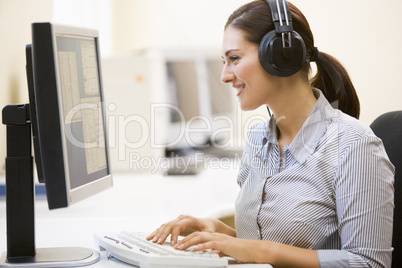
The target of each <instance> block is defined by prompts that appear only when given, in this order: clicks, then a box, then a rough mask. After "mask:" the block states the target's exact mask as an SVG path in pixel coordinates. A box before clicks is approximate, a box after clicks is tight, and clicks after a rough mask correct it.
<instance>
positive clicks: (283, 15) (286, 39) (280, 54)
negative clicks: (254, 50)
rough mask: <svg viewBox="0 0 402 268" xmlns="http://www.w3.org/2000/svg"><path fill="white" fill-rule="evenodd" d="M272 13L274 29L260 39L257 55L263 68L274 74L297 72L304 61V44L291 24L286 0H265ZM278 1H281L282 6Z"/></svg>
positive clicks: (284, 75) (282, 74)
mask: <svg viewBox="0 0 402 268" xmlns="http://www.w3.org/2000/svg"><path fill="white" fill-rule="evenodd" d="M265 2H266V3H267V4H268V5H269V7H270V9H271V13H272V20H273V22H274V25H275V30H273V31H270V32H268V33H267V34H266V35H265V36H264V37H263V38H262V40H261V43H260V46H259V48H258V57H259V60H260V63H261V65H262V66H263V67H264V69H265V70H266V71H267V72H268V73H270V74H272V75H275V76H279V77H287V76H291V75H293V74H295V73H297V72H298V71H299V70H300V69H301V68H302V67H303V65H304V63H305V61H306V46H305V44H304V41H303V39H302V37H301V36H300V35H299V34H298V33H297V32H295V31H293V26H292V15H291V13H290V9H289V5H288V2H287V1H286V0H265ZM279 2H282V8H281V5H280V4H279Z"/></svg>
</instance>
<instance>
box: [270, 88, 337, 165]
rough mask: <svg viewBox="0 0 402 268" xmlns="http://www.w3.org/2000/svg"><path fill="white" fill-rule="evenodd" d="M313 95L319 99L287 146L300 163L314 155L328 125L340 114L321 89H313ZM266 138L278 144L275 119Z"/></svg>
mask: <svg viewBox="0 0 402 268" xmlns="http://www.w3.org/2000/svg"><path fill="white" fill-rule="evenodd" d="M313 93H314V95H315V96H316V98H317V102H316V104H315V106H314V108H313V110H312V111H311V113H310V115H309V117H308V118H307V120H306V121H305V122H304V124H303V126H302V128H301V129H300V131H299V133H298V134H297V135H296V137H295V138H294V140H293V141H292V143H291V144H290V145H288V146H286V147H287V148H288V149H289V151H290V153H291V154H292V155H293V157H294V158H295V159H296V160H297V161H298V162H299V163H304V162H305V161H306V160H307V158H308V157H309V156H310V155H312V154H313V153H314V151H315V149H316V148H317V146H318V144H319V141H320V140H321V138H322V136H323V135H324V134H325V132H326V130H327V128H328V125H329V124H330V123H331V122H332V120H333V118H334V117H336V116H337V114H338V112H339V110H337V109H334V108H333V107H332V106H331V104H330V103H329V102H328V100H327V99H326V98H325V96H324V94H323V93H322V92H321V91H320V90H319V89H316V88H313ZM266 138H267V140H268V142H269V143H272V144H278V140H277V138H278V134H277V126H276V123H275V118H273V117H272V118H271V119H270V120H269V122H268V133H267V136H266Z"/></svg>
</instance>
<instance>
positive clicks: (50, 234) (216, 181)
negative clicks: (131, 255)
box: [0, 167, 272, 268]
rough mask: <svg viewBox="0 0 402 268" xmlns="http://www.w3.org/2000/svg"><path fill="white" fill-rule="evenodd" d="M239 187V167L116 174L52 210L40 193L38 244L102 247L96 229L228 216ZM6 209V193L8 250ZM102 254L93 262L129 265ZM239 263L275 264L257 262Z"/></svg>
mask: <svg viewBox="0 0 402 268" xmlns="http://www.w3.org/2000/svg"><path fill="white" fill-rule="evenodd" d="M1 180H2V178H0V181H1ZM238 190H239V188H238V186H237V183H236V167H233V168H230V169H207V170H204V171H202V172H201V173H200V174H199V175H197V176H162V175H156V174H145V173H132V174H128V173H125V174H114V187H113V188H111V189H109V190H107V191H105V192H102V193H100V194H98V195H96V196H94V197H91V198H89V199H87V200H84V201H82V202H80V203H77V204H75V205H73V206H71V207H69V208H65V209H58V210H52V211H49V210H48V208H47V202H46V200H45V199H44V198H43V197H42V198H40V197H39V198H37V200H36V203H35V206H36V208H35V213H36V217H35V219H36V247H37V248H46V247H65V246H79V247H89V248H92V249H97V245H96V243H95V241H94V239H93V234H94V233H95V232H99V231H119V230H130V231H142V232H151V231H153V230H154V229H156V228H157V227H159V226H160V225H161V224H162V223H164V222H166V221H169V220H172V219H173V218H176V217H177V216H179V215H180V214H189V215H193V216H197V217H205V216H213V217H218V216H225V214H227V213H231V212H233V207H234V202H235V198H236V196H237V193H238ZM5 215H6V213H5V201H4V198H3V199H2V200H0V252H4V251H5V250H6V237H5V229H6V228H5V224H6V223H5V221H6V219H5ZM101 256H102V257H101V260H100V261H99V262H97V263H95V264H93V265H91V266H90V267H94V268H95V267H130V266H129V265H127V264H125V263H122V262H120V261H117V260H115V259H110V260H108V259H107V258H106V257H105V256H104V255H101ZM230 266H232V265H230ZM234 266H239V267H248V266H250V267H272V266H270V265H255V264H249V265H246V264H241V265H239V264H236V265H234Z"/></svg>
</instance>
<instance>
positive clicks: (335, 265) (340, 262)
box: [317, 250, 349, 268]
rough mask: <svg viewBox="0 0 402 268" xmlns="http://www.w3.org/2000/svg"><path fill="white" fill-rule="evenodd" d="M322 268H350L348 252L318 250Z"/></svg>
mask: <svg viewBox="0 0 402 268" xmlns="http://www.w3.org/2000/svg"><path fill="white" fill-rule="evenodd" d="M317 255H318V262H319V263H320V268H343V267H345V268H349V259H348V254H347V251H344V250H317Z"/></svg>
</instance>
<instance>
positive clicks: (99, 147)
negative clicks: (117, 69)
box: [27, 23, 112, 209]
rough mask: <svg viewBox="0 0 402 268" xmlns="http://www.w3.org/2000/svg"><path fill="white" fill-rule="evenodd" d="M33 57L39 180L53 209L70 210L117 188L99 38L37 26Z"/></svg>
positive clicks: (74, 30)
mask: <svg viewBox="0 0 402 268" xmlns="http://www.w3.org/2000/svg"><path fill="white" fill-rule="evenodd" d="M31 56H32V76H33V88H30V91H33V92H31V94H30V104H31V117H32V118H33V120H31V121H32V123H33V130H34V132H35V131H37V133H36V135H35V133H34V137H36V139H34V144H35V143H36V145H37V146H35V147H34V148H35V159H36V161H37V163H38V160H40V162H41V163H40V164H37V169H38V176H39V177H40V178H39V180H40V181H43V182H45V185H46V194H47V199H48V204H49V208H51V209H53V208H59V207H66V206H68V205H70V204H72V203H75V202H78V201H80V200H82V199H84V198H87V197H89V196H92V195H94V194H96V193H98V192H100V191H102V190H104V189H106V188H109V187H111V186H112V176H111V172H110V166H109V164H108V163H109V161H108V147H107V139H106V129H105V127H106V125H105V118H104V111H103V106H102V104H103V103H104V101H103V95H102V83H101V72H100V64H99V63H100V56H99V48H98V32H97V31H95V30H88V29H82V28H75V27H67V26H61V25H55V24H50V23H33V24H32V54H31ZM27 62H28V61H27ZM41 176H43V178H41Z"/></svg>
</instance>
